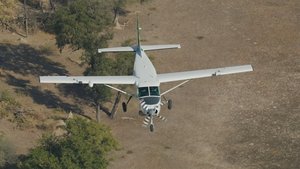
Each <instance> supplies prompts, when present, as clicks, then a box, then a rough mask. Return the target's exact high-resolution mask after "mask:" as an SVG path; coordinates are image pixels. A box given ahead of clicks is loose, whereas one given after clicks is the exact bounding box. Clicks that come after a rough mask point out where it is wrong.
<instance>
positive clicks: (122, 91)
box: [104, 84, 134, 96]
mask: <svg viewBox="0 0 300 169" xmlns="http://www.w3.org/2000/svg"><path fill="white" fill-rule="evenodd" d="M104 86H106V87H109V88H111V89H114V90H116V91H119V92H121V93H123V94H126V95H128V96H134V95H132V94H129V93H127V92H125V91H123V90H121V89H118V88H116V87H113V86H111V85H108V84H104Z"/></svg>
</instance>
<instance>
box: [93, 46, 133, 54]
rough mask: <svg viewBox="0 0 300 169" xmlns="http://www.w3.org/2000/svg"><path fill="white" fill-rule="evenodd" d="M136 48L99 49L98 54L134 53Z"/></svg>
mask: <svg viewBox="0 0 300 169" xmlns="http://www.w3.org/2000/svg"><path fill="white" fill-rule="evenodd" d="M134 51H135V47H131V46H128V47H115V48H102V49H98V53H103V52H134Z"/></svg>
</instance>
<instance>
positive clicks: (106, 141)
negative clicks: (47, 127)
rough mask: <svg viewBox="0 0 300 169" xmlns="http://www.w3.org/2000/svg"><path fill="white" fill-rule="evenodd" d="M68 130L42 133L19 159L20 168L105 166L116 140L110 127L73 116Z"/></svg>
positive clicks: (53, 168)
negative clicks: (26, 154) (49, 133)
mask: <svg viewBox="0 0 300 169" xmlns="http://www.w3.org/2000/svg"><path fill="white" fill-rule="evenodd" d="M66 131H67V134H66V135H65V136H61V137H55V136H52V135H48V136H44V137H43V138H42V139H41V141H40V145H39V146H38V147H36V148H34V149H32V150H31V151H30V153H29V155H28V156H26V157H24V158H23V159H21V162H20V164H19V167H20V168H22V169H31V168H35V169H45V168H46V169H77V168H78V169H81V168H89V169H93V168H95V169H104V168H106V167H107V165H108V160H107V159H106V155H107V153H108V152H109V151H111V150H113V149H116V147H117V143H116V141H115V140H114V139H113V137H112V135H111V133H110V130H109V129H108V128H107V127H105V126H103V125H101V124H98V123H95V122H92V121H87V120H85V119H81V118H75V119H71V120H68V121H67V126H66Z"/></svg>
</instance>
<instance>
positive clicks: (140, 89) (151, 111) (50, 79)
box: [40, 19, 253, 132]
mask: <svg viewBox="0 0 300 169" xmlns="http://www.w3.org/2000/svg"><path fill="white" fill-rule="evenodd" d="M140 30H141V28H140V27H139V23H138V19H137V45H134V46H130V47H115V48H103V49H98V53H103V52H135V61H134V70H133V75H131V76H40V83H69V84H88V85H89V86H90V87H93V85H94V84H103V85H105V86H107V87H109V88H112V89H114V90H117V91H119V92H122V93H124V94H126V95H129V96H130V97H129V99H128V101H127V103H125V102H123V103H122V107H123V111H124V112H126V111H127V105H128V103H129V101H130V99H131V98H132V97H134V98H136V99H138V100H139V105H140V111H139V112H140V113H142V114H143V115H145V116H146V118H145V119H144V125H145V126H147V127H148V126H149V128H150V131H151V132H153V131H154V124H153V117H159V118H160V119H162V120H164V119H165V118H164V117H162V116H160V115H159V113H160V109H161V106H162V105H165V104H167V105H168V109H171V108H172V100H167V99H166V98H165V97H164V95H165V94H167V93H169V92H170V91H172V90H174V89H176V88H177V87H179V86H182V85H183V84H185V83H186V82H188V81H189V80H191V79H196V78H204V77H211V76H219V75H227V74H233V73H242V72H250V71H253V68H252V66H251V65H240V66H232V67H223V68H215V69H205V70H194V71H185V72H172V73H163V74H157V72H156V70H155V68H154V66H153V64H152V63H151V61H150V60H149V58H148V56H147V55H146V53H145V51H151V50H161V49H172V48H180V45H179V44H167V45H141V43H140ZM173 81H183V82H181V83H180V84H178V85H176V86H174V87H173V88H171V89H169V90H167V91H163V92H162V91H160V84H161V83H166V82H173ZM111 84H128V85H135V86H136V88H137V92H136V94H130V93H128V92H125V91H123V90H120V89H118V88H116V87H113V86H111ZM162 98H164V100H162Z"/></svg>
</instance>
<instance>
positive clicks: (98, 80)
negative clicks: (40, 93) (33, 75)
mask: <svg viewBox="0 0 300 169" xmlns="http://www.w3.org/2000/svg"><path fill="white" fill-rule="evenodd" d="M135 81H136V77H135V76H40V83H78V84H89V85H90V86H91V87H92V86H93V84H135Z"/></svg>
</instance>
